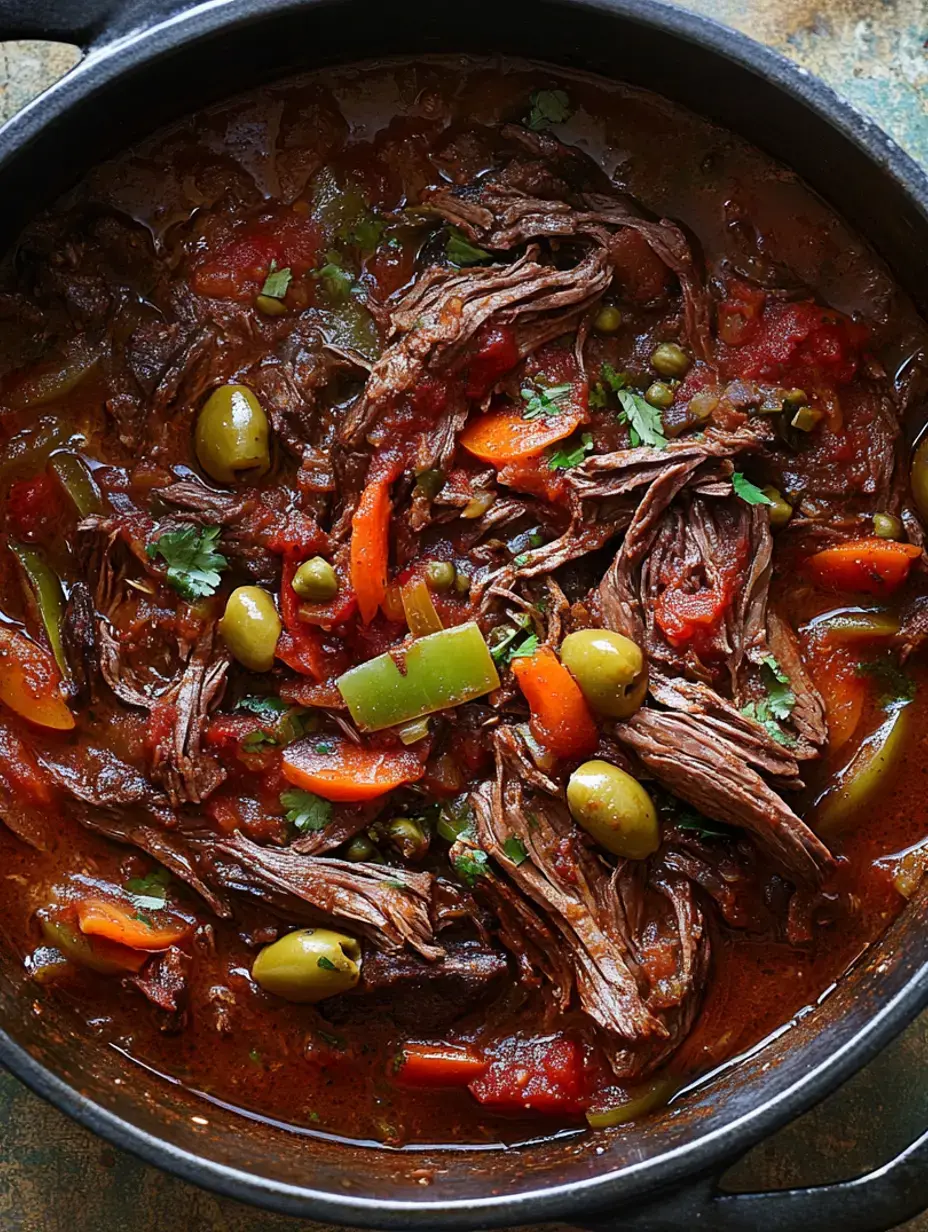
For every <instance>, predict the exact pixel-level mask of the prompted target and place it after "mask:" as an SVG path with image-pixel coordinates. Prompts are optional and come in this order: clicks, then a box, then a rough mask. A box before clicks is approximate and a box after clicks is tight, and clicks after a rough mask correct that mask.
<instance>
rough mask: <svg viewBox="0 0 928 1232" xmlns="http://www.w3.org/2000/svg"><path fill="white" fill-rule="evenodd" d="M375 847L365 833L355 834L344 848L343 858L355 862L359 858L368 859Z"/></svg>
mask: <svg viewBox="0 0 928 1232" xmlns="http://www.w3.org/2000/svg"><path fill="white" fill-rule="evenodd" d="M375 850H376V848H375V847H374V844H373V843H372V842H371V840H370V839H369V838H368V837H367V835H366V834H356V835H355V836H354V838H353V839H352V840H351V842H350V843H349V844H348V846H347V847H346V848H345V859H346V860H351V862H352V863H353V864H357V863H358V861H359V860H369V859H370V858H371V856H372V855H373V854H374V852H375Z"/></svg>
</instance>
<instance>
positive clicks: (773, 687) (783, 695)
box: [741, 654, 796, 748]
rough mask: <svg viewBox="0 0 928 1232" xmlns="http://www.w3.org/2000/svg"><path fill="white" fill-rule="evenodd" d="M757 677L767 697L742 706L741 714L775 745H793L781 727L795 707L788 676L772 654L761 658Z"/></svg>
mask: <svg viewBox="0 0 928 1232" xmlns="http://www.w3.org/2000/svg"><path fill="white" fill-rule="evenodd" d="M760 675H761V683H762V684H763V686H764V689H765V690H766V692H767V696H766V697H764V698H761V699H760V700H759V701H756V702H749V703H748V704H747V705H746V706H742V707H741V713H742V714H743V715H745V716H746V717H747V718H749V719H754V720H755V722H757V723H760V725H761V727H763V728H765V729H766V731H767V734H768V735H770V736H771V737H772V738H773V739H774V740H776V742H777V744H783V745H786V746H787V747H788V748H789V747H791V746H792V745H794V744H795V743H796V741H795V740H794V738H793V737H792V736H790V735H789V734H788V733H787V732H785V731H784V730H783V729H782V727H781V726H780V723H784V722H786V720H787V719H788V718H789V717H790V715H791V714H792V713H793V707H794V706H795V705H796V694H795V693H794V692H793V690H792V689H791V688H790V683H789V676H787V675H786V673H785V672H784V671H783V669H782V668H781V667H780V665H779V663H778V662H777V661H776V659H775V658H774V657H773V655H771V654H768V655H764V657H763V659H762V660H761V669H760Z"/></svg>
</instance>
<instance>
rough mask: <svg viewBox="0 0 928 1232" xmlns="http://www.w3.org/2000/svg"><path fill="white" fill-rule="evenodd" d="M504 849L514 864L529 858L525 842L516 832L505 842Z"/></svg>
mask: <svg viewBox="0 0 928 1232" xmlns="http://www.w3.org/2000/svg"><path fill="white" fill-rule="evenodd" d="M503 851H504V853H505V854H506V856H507V857H508V858H509V859H510V860H511V861H512V862H513V864H522V863H524V862H525V861H526V860H527V859H528V852H527V851H526V850H525V844H524V843H523V842H522V840H521V839H520V838H517V837H516V835H515V834H511V835H510V836H509V838H507V839H506V841H505V843H503Z"/></svg>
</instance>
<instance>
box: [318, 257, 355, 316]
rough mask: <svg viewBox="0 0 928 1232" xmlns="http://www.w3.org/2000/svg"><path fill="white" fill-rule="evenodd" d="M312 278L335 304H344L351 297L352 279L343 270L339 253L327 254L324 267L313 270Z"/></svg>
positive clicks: (351, 276) (346, 271) (350, 275)
mask: <svg viewBox="0 0 928 1232" xmlns="http://www.w3.org/2000/svg"><path fill="white" fill-rule="evenodd" d="M313 278H315V279H316V280H317V281H318V282H321V283H322V286H323V288H324V289H325V293H326V295H327V296H328V297H329V299H330V300H332V301H333V302H334V303H336V304H344V303H346V302H347V301H348V299H349V298H350V297H351V292H352V289H353V287H354V277H353V275H352V274H350V273H349V272H348V270H346V269H345V265H344V261H343V260H342V256H341V254H340V253H338V252H335V251H334V250H333V251H331V252H327V253H326V254H325V265H323V266H321V267H320V268H319V269H317V270H313Z"/></svg>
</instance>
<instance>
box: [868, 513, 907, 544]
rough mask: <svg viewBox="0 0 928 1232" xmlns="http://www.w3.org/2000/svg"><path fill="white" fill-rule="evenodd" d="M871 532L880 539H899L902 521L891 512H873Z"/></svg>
mask: <svg viewBox="0 0 928 1232" xmlns="http://www.w3.org/2000/svg"><path fill="white" fill-rule="evenodd" d="M873 533H874V534H875V535H877V536H878V537H879V538H880V539H901V538H902V523H901V522H900V520H899V519H898V518H897V517H895V516H894V515H893V514H891V513H875V514H874V515H873Z"/></svg>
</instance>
